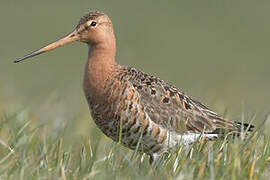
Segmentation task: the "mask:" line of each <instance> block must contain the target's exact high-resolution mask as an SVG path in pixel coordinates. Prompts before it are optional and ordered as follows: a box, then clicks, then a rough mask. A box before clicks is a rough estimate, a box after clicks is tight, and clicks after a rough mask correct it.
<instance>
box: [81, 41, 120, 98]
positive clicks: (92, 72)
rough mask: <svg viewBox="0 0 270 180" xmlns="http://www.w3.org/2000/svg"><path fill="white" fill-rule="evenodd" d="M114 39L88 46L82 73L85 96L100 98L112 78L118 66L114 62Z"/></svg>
mask: <svg viewBox="0 0 270 180" xmlns="http://www.w3.org/2000/svg"><path fill="white" fill-rule="evenodd" d="M115 50H116V45H115V39H114V38H112V39H111V40H106V41H104V42H99V43H96V44H94V45H93V44H91V45H88V60H87V63H86V66H85V72H84V82H83V83H84V92H85V95H86V96H88V97H89V96H98V95H99V94H100V95H101V96H102V91H103V90H104V86H105V85H106V82H107V80H108V79H109V78H111V77H113V75H114V73H115V72H116V68H117V67H118V65H117V64H116V62H115Z"/></svg>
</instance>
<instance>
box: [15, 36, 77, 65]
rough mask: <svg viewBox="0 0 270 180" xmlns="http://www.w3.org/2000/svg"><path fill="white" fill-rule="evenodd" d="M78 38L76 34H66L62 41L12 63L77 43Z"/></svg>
mask: <svg viewBox="0 0 270 180" xmlns="http://www.w3.org/2000/svg"><path fill="white" fill-rule="evenodd" d="M78 39H79V38H78V36H77V34H76V32H72V33H70V34H68V35H67V36H65V37H63V38H62V39H59V40H58V41H55V42H53V43H51V44H49V45H47V46H45V47H43V48H41V49H39V50H37V51H33V52H31V53H29V54H27V55H25V56H23V57H22V58H18V59H16V60H15V61H14V63H18V62H21V61H23V60H25V59H28V58H30V57H34V56H37V55H39V54H42V53H45V52H48V51H51V50H53V49H55V48H57V47H60V46H63V45H65V44H68V43H71V42H73V41H77V40H78Z"/></svg>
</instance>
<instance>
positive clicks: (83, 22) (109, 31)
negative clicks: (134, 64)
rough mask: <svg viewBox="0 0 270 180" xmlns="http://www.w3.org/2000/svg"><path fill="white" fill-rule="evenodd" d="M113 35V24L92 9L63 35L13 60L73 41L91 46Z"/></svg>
mask: <svg viewBox="0 0 270 180" xmlns="http://www.w3.org/2000/svg"><path fill="white" fill-rule="evenodd" d="M113 37H114V36H113V25H112V22H111V20H110V19H109V17H108V16H107V15H106V14H104V13H101V12H98V11H93V12H90V13H87V14H86V15H84V16H83V17H81V19H80V21H79V23H78V25H77V26H76V27H75V29H74V30H73V31H72V32H71V33H69V34H68V35H66V36H65V37H63V38H61V39H59V40H57V41H55V42H53V43H51V44H49V45H47V46H44V47H42V48H40V49H39V50H37V51H33V52H31V53H29V54H27V55H25V56H24V57H22V58H19V59H16V60H15V61H14V62H15V63H18V62H20V61H23V60H25V59H28V58H30V57H33V56H37V55H39V54H42V53H45V52H48V51H51V50H53V49H55V48H57V47H60V46H63V45H65V44H68V43H71V42H74V41H80V42H84V43H87V44H89V45H90V46H91V45H94V44H98V43H100V42H102V41H106V40H108V39H110V38H113Z"/></svg>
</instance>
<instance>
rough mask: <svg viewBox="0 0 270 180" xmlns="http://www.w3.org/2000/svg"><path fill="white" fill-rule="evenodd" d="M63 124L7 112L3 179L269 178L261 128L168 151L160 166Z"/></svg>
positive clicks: (267, 144)
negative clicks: (245, 134) (54, 125)
mask: <svg viewBox="0 0 270 180" xmlns="http://www.w3.org/2000/svg"><path fill="white" fill-rule="evenodd" d="M75 122H80V120H77V121H75V120H74V121H73V122H68V123H67V124H65V125H64V126H62V128H58V129H55V128H52V126H51V124H49V123H47V124H41V123H37V121H36V120H35V117H31V113H29V112H28V111H27V110H20V111H18V112H15V113H11V114H8V113H6V114H5V113H4V114H2V116H1V122H0V132H1V138H0V179H106V178H109V179H142V178H144V179H175V178H176V179H268V177H269V175H270V141H269V137H267V136H266V135H264V134H263V133H262V131H261V130H262V128H260V129H259V130H257V131H256V132H254V133H253V134H251V135H250V136H249V137H248V139H246V140H242V139H241V137H240V138H237V139H235V140H228V141H225V140H218V141H212V142H206V141H205V140H204V139H202V140H200V141H198V142H197V143H195V144H194V145H193V146H191V147H188V148H185V147H181V146H180V147H179V148H177V149H176V150H175V151H172V152H168V153H164V155H163V158H162V159H161V160H160V162H159V163H158V165H157V167H156V168H153V167H152V166H151V165H150V164H149V157H147V156H146V155H142V154H140V153H136V152H134V151H130V150H128V149H126V148H124V147H122V146H121V145H120V144H116V143H114V142H112V141H111V140H109V139H108V138H105V137H104V135H102V134H101V132H100V131H99V130H97V128H95V126H91V125H90V123H89V122H88V123H89V126H90V127H92V128H90V134H88V136H84V137H77V138H75V137H72V136H73V135H72V134H71V133H73V132H74V131H76V128H77V127H76V126H78V125H76V123H75Z"/></svg>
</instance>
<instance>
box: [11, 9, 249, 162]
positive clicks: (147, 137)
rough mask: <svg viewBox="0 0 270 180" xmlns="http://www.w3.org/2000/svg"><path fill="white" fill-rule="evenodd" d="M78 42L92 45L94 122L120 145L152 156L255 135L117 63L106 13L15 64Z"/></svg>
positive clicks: (87, 18) (89, 71) (86, 86)
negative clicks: (200, 143)
mask: <svg viewBox="0 0 270 180" xmlns="http://www.w3.org/2000/svg"><path fill="white" fill-rule="evenodd" d="M73 41H79V42H84V43H86V44H87V45H88V59H87V62H86V65H85V70H84V79H83V90H84V93H85V97H86V100H87V101H88V105H89V109H90V111H91V115H92V118H93V119H94V121H95V123H96V125H97V126H98V127H99V129H101V131H102V132H103V133H104V134H105V135H106V136H108V137H109V138H111V139H113V140H114V141H116V142H121V143H122V144H123V145H124V146H126V147H128V148H130V149H133V150H134V149H135V148H136V146H137V144H138V142H139V140H140V144H139V146H138V147H140V149H141V150H142V152H144V153H147V154H149V155H150V161H153V160H156V159H157V158H158V157H159V156H160V154H161V153H162V152H165V151H167V150H168V149H170V148H173V147H176V146H178V145H180V144H181V143H183V144H184V145H189V144H192V143H193V142H194V141H196V140H197V139H198V138H201V137H203V138H206V139H208V140H213V139H216V138H219V137H220V138H223V137H225V136H226V135H228V134H231V135H233V136H235V135H236V136H237V135H239V134H240V133H241V131H246V132H250V131H252V129H253V128H254V126H253V125H249V124H242V123H240V122H236V121H230V120H227V119H224V118H222V117H221V116H219V115H218V114H217V113H215V112H213V111H211V110H210V109H208V108H207V107H206V106H204V105H203V104H201V103H199V102H198V101H195V100H194V99H192V98H191V97H189V96H187V95H185V94H184V93H183V92H181V91H180V90H179V89H178V88H176V87H174V86H172V85H170V84H169V83H167V82H165V81H163V80H161V79H159V78H157V77H155V76H152V75H149V74H146V73H144V72H141V71H139V70H137V69H135V68H130V67H126V66H121V65H118V64H117V63H116V62H115V51H116V42H115V36H114V31H113V24H112V22H111V20H110V19H109V17H108V16H107V15H105V14H104V13H101V12H98V11H94V12H90V13H88V14H86V15H84V16H83V17H82V18H81V19H80V21H79V23H78V25H77V26H76V27H75V29H74V30H73V31H72V32H71V33H70V34H68V35H67V36H65V37H64V38H62V39H60V40H58V41H56V42H53V43H52V44H49V45H47V46H45V47H43V48H41V49H39V50H37V51H34V52H32V53H30V54H28V55H26V56H24V57H22V58H20V59H17V60H15V61H14V62H15V63H18V62H20V61H23V60H25V59H27V58H30V57H33V56H36V55H39V54H42V53H45V52H48V51H50V50H53V49H55V48H57V47H60V46H63V45H65V44H68V43H71V42H73Z"/></svg>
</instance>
